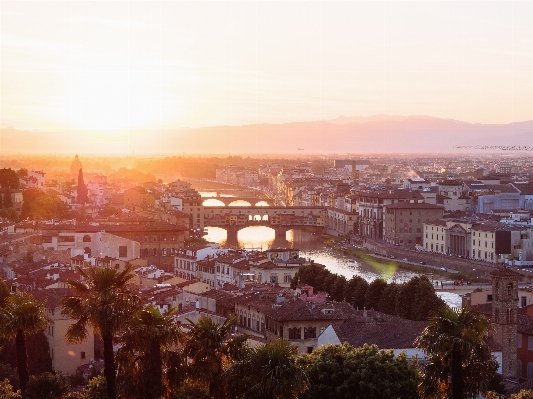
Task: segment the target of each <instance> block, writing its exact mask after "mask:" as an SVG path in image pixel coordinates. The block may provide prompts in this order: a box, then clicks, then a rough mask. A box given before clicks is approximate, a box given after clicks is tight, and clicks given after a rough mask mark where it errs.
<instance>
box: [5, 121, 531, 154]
mask: <svg viewBox="0 0 533 399" xmlns="http://www.w3.org/2000/svg"><path fill="white" fill-rule="evenodd" d="M465 145H466V146H475V145H506V146H507V145H516V146H518V145H521V146H533V121H524V122H515V123H509V124H502V125H495V124H477V123H467V122H461V121H457V120H451V119H441V118H435V117H431V116H423V115H417V116H399V115H375V116H370V117H357V116H355V117H346V116H340V117H339V118H336V119H333V120H327V121H314V122H293V123H285V124H266V123H265V124H256V125H244V126H213V127H203V128H180V129H164V130H162V129H152V130H144V131H136V132H134V133H131V134H128V135H122V136H116V137H115V136H114V135H113V134H111V133H109V134H106V132H101V131H100V132H88V131H82V132H64V131H61V132H48V133H47V132H39V131H24V130H17V129H14V128H6V129H2V130H0V153H2V154H7V153H64V152H66V153H69V152H70V153H74V152H81V153H98V152H109V153H117V152H132V151H135V152H137V153H162V154H173V153H174V154H182V153H189V154H191V153H192V154H202V153H204V154H229V153H231V154H246V153H250V154H254V153H261V154H267V153H298V154H308V153H452V152H472V151H473V150H458V149H456V148H454V147H455V146H465Z"/></svg>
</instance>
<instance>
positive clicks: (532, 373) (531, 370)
mask: <svg viewBox="0 0 533 399" xmlns="http://www.w3.org/2000/svg"><path fill="white" fill-rule="evenodd" d="M527 379H528V380H531V379H533V363H531V362H529V363H528V364H527Z"/></svg>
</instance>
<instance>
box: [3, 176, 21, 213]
mask: <svg viewBox="0 0 533 399" xmlns="http://www.w3.org/2000/svg"><path fill="white" fill-rule="evenodd" d="M19 185H20V181H19V176H18V174H17V172H15V171H14V170H12V169H11V168H9V169H6V168H3V169H0V187H2V188H13V189H15V190H16V189H18V188H19ZM4 200H5V199H4ZM6 208H7V207H6Z"/></svg>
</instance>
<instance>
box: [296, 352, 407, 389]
mask: <svg viewBox="0 0 533 399" xmlns="http://www.w3.org/2000/svg"><path fill="white" fill-rule="evenodd" d="M298 363H299V365H300V366H301V367H303V368H304V370H305V371H306V373H307V375H308V378H309V383H310V387H309V391H307V392H305V393H304V394H303V395H302V396H301V398H302V399H382V398H401V399H414V398H418V393H417V383H418V377H417V371H416V369H415V368H414V367H413V366H412V365H411V364H410V363H409V362H408V361H407V358H406V356H405V354H400V355H399V356H398V357H395V356H394V354H393V352H392V350H388V351H383V350H379V349H378V347H377V346H375V345H372V346H369V345H365V346H363V347H361V348H354V347H353V346H351V345H349V344H348V343H344V344H342V345H328V346H323V347H321V348H319V349H316V350H314V351H313V352H312V353H311V354H307V355H303V356H302V357H301V358H299V360H298Z"/></svg>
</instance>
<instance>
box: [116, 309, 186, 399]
mask: <svg viewBox="0 0 533 399" xmlns="http://www.w3.org/2000/svg"><path fill="white" fill-rule="evenodd" d="M174 312H175V308H171V309H169V310H168V311H167V312H166V313H165V314H161V313H160V312H159V310H158V309H157V308H156V307H154V306H153V305H149V306H148V307H147V308H145V309H143V310H140V311H138V312H137V313H136V314H135V315H134V316H133V317H132V319H131V321H130V322H129V323H128V326H127V329H126V331H125V333H124V334H123V336H122V340H123V346H122V347H121V348H120V349H119V352H120V353H119V354H117V363H118V371H119V373H118V377H117V378H118V385H119V387H121V391H122V392H123V396H125V397H132V398H137V397H139V396H140V395H142V397H143V398H146V399H150V398H154V399H156V398H160V397H162V396H163V351H164V350H165V349H170V348H171V347H172V346H174V345H175V344H177V343H178V340H179V339H180V338H181V335H182V334H181V329H180V327H179V326H178V325H177V324H176V322H175V321H174ZM121 359H122V360H123V361H122V362H121V361H120V360H121ZM132 382H133V384H132ZM129 388H133V389H129ZM128 390H130V391H132V392H131V396H130V395H129V392H127V391H128Z"/></svg>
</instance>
